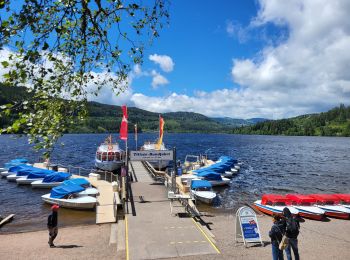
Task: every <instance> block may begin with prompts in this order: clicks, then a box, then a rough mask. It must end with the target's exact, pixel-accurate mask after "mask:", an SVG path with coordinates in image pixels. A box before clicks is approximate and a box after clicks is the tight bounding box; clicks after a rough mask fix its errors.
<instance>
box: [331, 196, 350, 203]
mask: <svg viewBox="0 0 350 260" xmlns="http://www.w3.org/2000/svg"><path fill="white" fill-rule="evenodd" d="M334 195H335V196H337V197H338V198H339V200H340V201H342V202H345V203H350V194H334Z"/></svg>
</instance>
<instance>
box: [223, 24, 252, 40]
mask: <svg viewBox="0 0 350 260" xmlns="http://www.w3.org/2000/svg"><path fill="white" fill-rule="evenodd" d="M226 32H227V35H228V36H229V37H236V38H237V39H238V41H239V42H240V43H244V42H246V41H247V40H248V32H249V27H247V28H244V27H243V26H242V25H241V24H239V23H236V22H233V21H226Z"/></svg>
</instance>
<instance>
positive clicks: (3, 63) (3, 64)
mask: <svg viewBox="0 0 350 260" xmlns="http://www.w3.org/2000/svg"><path fill="white" fill-rule="evenodd" d="M1 64H2V66H3V67H4V68H7V67H8V66H9V65H10V63H8V61H6V60H4V61H2V62H1Z"/></svg>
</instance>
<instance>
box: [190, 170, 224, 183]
mask: <svg viewBox="0 0 350 260" xmlns="http://www.w3.org/2000/svg"><path fill="white" fill-rule="evenodd" d="M195 176H197V178H200V179H203V180H206V181H209V182H210V183H211V185H212V186H223V185H229V184H230V179H228V178H225V177H222V176H221V174H220V173H217V172H213V171H205V172H200V173H197V174H195Z"/></svg>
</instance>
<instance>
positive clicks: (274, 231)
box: [269, 215, 286, 260]
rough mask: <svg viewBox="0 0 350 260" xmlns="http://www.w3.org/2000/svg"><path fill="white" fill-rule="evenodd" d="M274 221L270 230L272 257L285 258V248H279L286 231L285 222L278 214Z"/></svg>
mask: <svg viewBox="0 0 350 260" xmlns="http://www.w3.org/2000/svg"><path fill="white" fill-rule="evenodd" d="M272 221H273V225H272V227H271V230H270V232H269V237H270V238H271V247H272V259H273V260H283V250H280V249H279V244H280V242H281V240H282V237H283V235H284V233H285V229H286V228H285V224H284V223H285V222H283V221H282V220H281V217H280V216H278V215H274V216H273V219H272Z"/></svg>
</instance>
